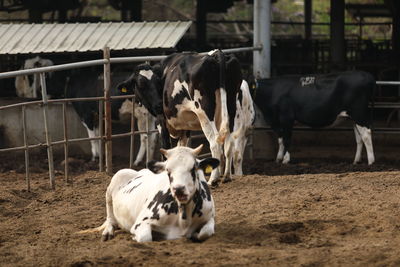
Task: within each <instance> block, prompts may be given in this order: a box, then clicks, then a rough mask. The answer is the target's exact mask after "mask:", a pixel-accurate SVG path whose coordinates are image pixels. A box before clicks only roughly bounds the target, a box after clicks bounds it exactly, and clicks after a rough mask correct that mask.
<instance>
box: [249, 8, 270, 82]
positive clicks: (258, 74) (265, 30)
mask: <svg viewBox="0 0 400 267" xmlns="http://www.w3.org/2000/svg"><path fill="white" fill-rule="evenodd" d="M253 14H254V18H253V47H262V49H261V51H258V50H257V51H254V52H253V65H254V66H253V75H254V77H255V78H256V79H265V78H269V77H270V76H271V0H254V4H253Z"/></svg>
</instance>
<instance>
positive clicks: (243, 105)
mask: <svg viewBox="0 0 400 267" xmlns="http://www.w3.org/2000/svg"><path fill="white" fill-rule="evenodd" d="M255 115H256V114H255V110H254V104H253V99H252V98H251V94H250V90H249V85H248V83H247V82H246V81H245V80H243V81H242V84H241V86H240V90H239V92H238V93H237V96H236V116H235V122H234V126H233V133H232V135H231V136H232V138H231V140H232V141H233V142H234V145H233V147H234V148H233V168H234V174H236V175H243V170H242V164H243V154H244V151H245V149H246V144H247V139H248V136H249V134H250V129H251V127H252V125H253V123H254V120H255Z"/></svg>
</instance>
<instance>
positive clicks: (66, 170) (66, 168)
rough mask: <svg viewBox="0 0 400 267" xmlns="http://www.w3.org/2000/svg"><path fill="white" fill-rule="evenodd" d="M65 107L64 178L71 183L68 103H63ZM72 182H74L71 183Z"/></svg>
mask: <svg viewBox="0 0 400 267" xmlns="http://www.w3.org/2000/svg"><path fill="white" fill-rule="evenodd" d="M62 107H63V109H62V110H63V125H64V142H65V143H64V162H65V165H64V176H65V182H66V183H69V177H68V176H69V175H68V168H69V166H68V164H69V163H68V157H69V150H68V123H67V103H66V102H63V103H62ZM71 182H72V181H71Z"/></svg>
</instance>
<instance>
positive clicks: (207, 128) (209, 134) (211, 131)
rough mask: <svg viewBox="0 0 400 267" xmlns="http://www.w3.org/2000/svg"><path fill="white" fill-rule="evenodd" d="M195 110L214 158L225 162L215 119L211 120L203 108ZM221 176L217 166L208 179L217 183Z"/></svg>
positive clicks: (210, 182)
mask: <svg viewBox="0 0 400 267" xmlns="http://www.w3.org/2000/svg"><path fill="white" fill-rule="evenodd" d="M193 111H194V112H195V113H196V115H197V118H198V119H199V122H200V125H201V129H202V130H203V133H204V135H205V137H206V138H207V141H208V142H209V144H210V151H211V155H212V157H213V158H217V159H219V160H220V162H224V158H223V153H222V145H221V144H220V143H218V140H217V139H218V137H219V135H218V131H217V127H216V126H215V123H214V121H210V120H209V119H208V117H207V115H206V113H205V112H204V110H202V109H201V108H198V107H196V108H193ZM219 178H220V168H215V169H213V171H212V172H211V176H210V179H209V180H208V184H209V185H216V184H217V183H218V181H219Z"/></svg>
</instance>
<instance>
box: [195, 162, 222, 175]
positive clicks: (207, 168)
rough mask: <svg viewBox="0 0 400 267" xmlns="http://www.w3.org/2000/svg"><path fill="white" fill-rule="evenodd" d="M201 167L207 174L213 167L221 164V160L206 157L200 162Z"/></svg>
mask: <svg viewBox="0 0 400 267" xmlns="http://www.w3.org/2000/svg"><path fill="white" fill-rule="evenodd" d="M198 164H199V165H198V166H199V169H202V170H203V171H204V173H205V174H210V173H211V172H212V170H213V169H215V168H217V167H218V165H219V160H218V159H216V158H205V159H202V160H200V161H199V162H198Z"/></svg>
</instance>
